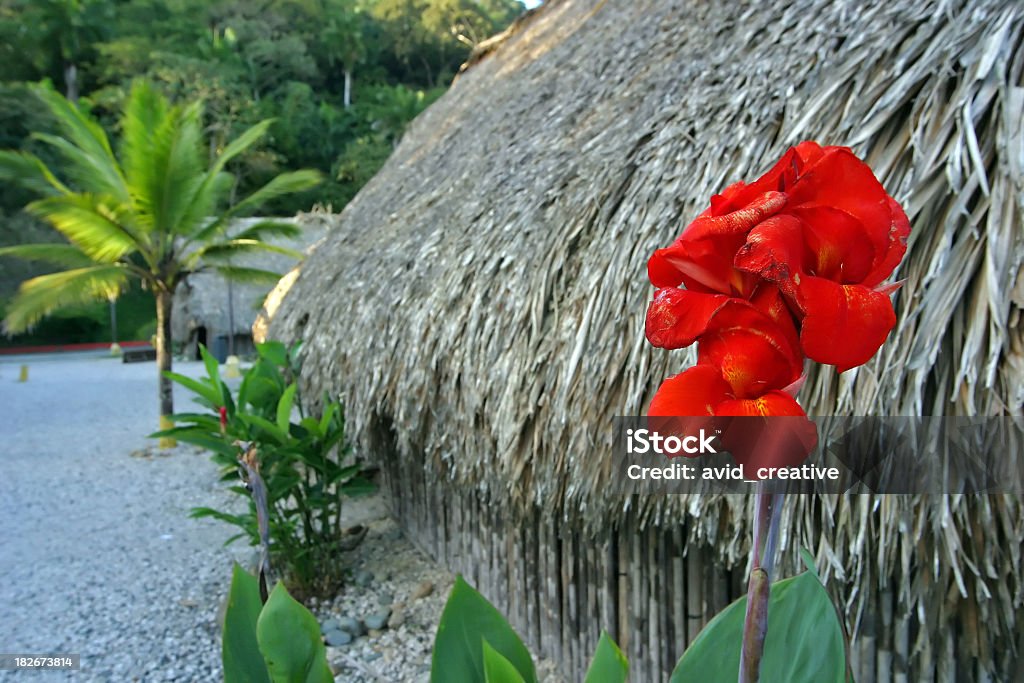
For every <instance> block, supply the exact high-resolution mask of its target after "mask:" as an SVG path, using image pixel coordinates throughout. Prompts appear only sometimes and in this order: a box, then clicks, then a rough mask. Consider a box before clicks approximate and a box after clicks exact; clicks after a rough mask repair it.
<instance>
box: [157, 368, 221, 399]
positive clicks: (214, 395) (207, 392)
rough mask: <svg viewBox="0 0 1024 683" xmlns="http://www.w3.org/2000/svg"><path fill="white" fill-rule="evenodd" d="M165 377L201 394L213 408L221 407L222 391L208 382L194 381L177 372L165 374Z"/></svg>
mask: <svg viewBox="0 0 1024 683" xmlns="http://www.w3.org/2000/svg"><path fill="white" fill-rule="evenodd" d="M164 377H167V378H168V379H172V380H174V381H175V382H177V383H178V384H180V385H181V386H183V387H185V388H186V389H189V390H190V391H192V392H193V393H195V394H199V395H200V396H202V397H203V398H205V399H206V400H207V401H208V402H209V403H210V404H211V405H212V406H219V405H220V401H221V398H222V397H221V393H220V390H219V389H217V388H215V387H212V386H210V385H209V384H207V383H206V382H203V381H201V380H198V379H192V378H191V377H187V376H186V375H181V374H178V373H177V372H169V371H168V372H164Z"/></svg>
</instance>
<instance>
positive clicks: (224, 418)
mask: <svg viewBox="0 0 1024 683" xmlns="http://www.w3.org/2000/svg"><path fill="white" fill-rule="evenodd" d="M217 412H218V413H220V433H221V434H223V433H224V432H226V431H227V428H228V409H227V408H226V407H225V406H221V407H220V408H219V409H218V411H217Z"/></svg>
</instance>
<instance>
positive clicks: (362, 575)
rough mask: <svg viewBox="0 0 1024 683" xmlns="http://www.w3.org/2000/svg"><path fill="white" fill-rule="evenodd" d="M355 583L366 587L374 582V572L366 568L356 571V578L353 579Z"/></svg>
mask: <svg viewBox="0 0 1024 683" xmlns="http://www.w3.org/2000/svg"><path fill="white" fill-rule="evenodd" d="M353 580H354V581H355V584H356V585H357V586H359V587H361V588H366V587H367V586H369V585H370V584H371V583H373V572H371V571H367V570H365V569H360V570H359V571H357V572H356V575H355V578H354V579H353Z"/></svg>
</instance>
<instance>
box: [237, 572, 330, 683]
mask: <svg viewBox="0 0 1024 683" xmlns="http://www.w3.org/2000/svg"><path fill="white" fill-rule="evenodd" d="M256 638H257V640H258V641H259V645H260V651H261V652H262V653H263V659H264V661H266V663H267V669H268V670H269V671H270V677H271V679H272V680H273V681H274V683H333V682H334V676H333V675H332V674H331V669H330V667H328V666H327V650H326V648H325V647H324V643H323V641H322V640H321V639H320V625H319V624H318V623H317V621H316V617H314V616H313V615H312V614H311V613H310V612H309V610H307V609H306V608H305V607H303V606H302V605H301V604H299V603H298V602H296V601H295V599H294V598H292V596H290V595H288V591H286V590H285V588H284V584H282V583H281V582H280V581H278V583H277V585H276V586H274V590H273V591H271V593H270V598H269V599H268V600H267V604H266V605H264V606H263V612H262V613H260V618H259V621H258V622H257V624H256Z"/></svg>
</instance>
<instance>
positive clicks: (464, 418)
mask: <svg viewBox="0 0 1024 683" xmlns="http://www.w3.org/2000/svg"><path fill="white" fill-rule="evenodd" d="M1022 45H1024V7H1022V6H1021V5H1020V4H1019V3H1016V2H1010V1H1009V0H980V1H977V2H964V1H925V2H905V1H899V0H898V1H896V2H868V3H854V4H850V3H844V2H826V1H824V0H818V1H815V0H791V1H789V2H782V3H724V4H723V3H719V4H715V3H703V2H696V1H689V2H672V3H668V2H656V1H654V0H640V1H637V2H632V1H630V2H626V1H625V0H622V1H617V0H609V1H601V2H599V1H597V0H564V1H563V2H549V3H546V5H545V6H544V8H543V10H542V11H540V12H536V13H534V14H533V15H531V17H530V19H529V21H527V22H524V23H523V25H522V26H520V27H519V29H518V31H517V32H515V33H514V34H513V35H510V36H507V37H506V38H505V40H504V42H503V44H502V45H501V46H500V47H498V48H496V49H495V50H493V52H492V53H490V54H489V55H488V56H486V57H485V58H483V59H481V61H480V62H479V63H477V64H475V65H474V66H473V67H472V68H470V69H468V70H467V71H466V72H465V73H464V74H462V75H461V76H460V77H459V79H458V80H457V82H456V83H455V84H454V86H453V87H452V89H451V91H450V92H449V93H448V94H447V95H445V96H444V97H443V98H442V99H441V100H439V101H438V102H437V103H436V104H435V105H434V106H432V107H431V108H430V109H428V110H427V111H426V112H424V114H423V115H421V116H420V117H419V118H418V119H417V120H416V121H415V122H414V124H413V125H412V126H411V128H410V129H409V131H408V133H407V134H406V137H405V139H404V140H403V142H402V144H401V145H400V146H399V147H398V149H397V150H396V152H395V154H394V155H393V156H392V158H391V159H390V161H389V162H388V164H387V165H386V166H385V167H384V169H383V170H382V172H381V173H380V174H379V175H378V176H377V177H375V178H374V180H373V181H371V182H370V183H369V184H368V185H367V186H366V187H365V188H364V190H363V191H362V192H361V193H360V194H359V195H358V196H357V197H356V199H355V200H354V201H353V202H352V203H351V204H350V205H349V206H348V207H347V208H346V210H345V211H344V212H343V213H342V214H341V215H340V216H338V217H336V218H335V219H334V220H333V223H332V229H331V231H330V233H329V236H328V238H327V239H326V240H325V242H324V243H323V244H322V245H321V246H320V247H319V248H318V249H316V250H315V251H314V253H313V254H312V255H311V256H310V258H309V259H308V260H307V262H306V263H305V264H304V266H303V268H302V270H301V272H300V273H298V275H297V276H294V277H291V278H288V280H287V286H286V287H281V288H279V290H278V291H277V292H275V293H274V294H273V295H272V297H271V300H270V301H269V302H268V308H271V307H273V308H275V310H276V316H275V317H274V319H273V321H272V322H271V325H270V328H269V334H270V335H271V336H273V337H276V338H282V339H286V340H289V339H295V338H302V339H305V340H306V344H305V346H304V348H305V353H306V358H305V364H304V375H305V381H306V382H308V383H309V384H310V385H311V390H310V391H307V392H306V393H307V395H310V396H315V395H320V393H321V391H322V390H329V391H331V392H336V393H340V394H341V395H343V396H344V397H345V400H346V401H347V402H348V405H349V406H350V411H349V416H350V417H349V419H350V422H351V428H352V433H353V434H354V435H355V436H356V437H358V438H359V439H361V441H362V443H363V445H364V446H366V447H367V448H368V449H373V448H378V449H384V450H382V451H380V452H379V453H378V455H379V457H381V458H397V459H398V461H399V462H401V463H402V465H401V466H402V467H404V468H413V469H416V468H420V467H425V468H426V469H427V471H428V473H429V475H430V476H431V477H438V478H441V479H444V480H447V481H451V482H454V483H455V484H457V485H458V486H460V487H461V488H462V489H463V490H472V491H477V492H480V493H481V494H482V495H486V497H487V499H488V500H489V501H490V504H491V505H494V506H500V507H501V509H504V510H507V511H509V514H511V515H515V514H516V511H519V510H529V509H537V508H539V509H541V510H545V511H546V514H548V515H549V516H550V518H551V519H560V520H564V521H565V522H566V523H568V524H570V525H578V526H580V527H581V528H589V529H599V528H607V527H613V526H615V525H617V524H619V523H620V522H621V521H622V520H623V519H624V516H626V515H628V516H629V517H630V519H633V520H636V521H637V523H638V524H639V525H640V527H641V528H643V527H645V526H649V525H661V526H666V527H667V526H671V525H672V524H673V523H675V521H677V520H680V519H688V520H691V521H692V524H690V525H689V526H688V527H687V528H688V529H689V530H690V532H689V533H690V538H689V541H690V542H691V543H695V544H708V545H710V546H711V548H712V550H711V551H710V552H711V553H712V555H713V556H714V557H715V558H716V559H717V561H718V562H720V563H722V565H723V566H727V567H731V566H737V565H741V564H742V563H743V562H744V561H745V554H746V551H747V543H748V540H747V539H749V538H750V530H749V528H748V525H747V520H748V519H750V515H749V514H747V511H746V507H747V506H748V505H749V501H747V500H745V499H735V498H728V497H724V496H706V497H701V498H694V497H687V496H671V497H667V498H664V499H643V500H635V499H629V500H622V499H616V498H614V497H609V496H606V495H604V493H603V492H604V491H605V489H606V486H607V482H608V481H609V477H610V476H611V473H610V472H609V471H608V468H607V465H606V463H607V459H605V458H602V457H600V456H599V454H600V452H601V451H602V449H607V448H609V447H610V439H611V438H612V430H611V428H610V425H611V423H612V417H613V416H615V415H628V414H639V413H642V412H643V409H644V407H645V406H646V403H647V401H649V399H650V396H651V395H652V393H653V391H654V389H655V388H656V387H657V385H658V383H659V382H660V381H661V379H662V378H664V377H666V376H668V375H670V374H673V373H675V372H678V371H680V369H682V368H683V367H685V366H687V365H688V364H690V363H692V362H693V358H687V357H686V354H683V353H678V352H675V353H666V352H663V351H658V350H654V349H652V348H650V346H649V345H648V344H646V342H645V340H644V337H643V317H644V313H645V309H646V305H647V301H648V299H649V296H650V292H651V290H650V288H649V285H648V283H647V280H646V277H645V264H646V260H647V257H648V256H649V255H650V254H651V252H652V251H653V250H654V249H655V248H657V247H659V246H663V245H665V244H667V243H669V242H670V240H671V239H673V238H674V237H675V236H676V235H677V234H678V232H679V230H680V229H681V228H682V226H683V225H685V224H686V223H687V222H688V221H689V220H690V219H691V218H692V217H693V216H695V215H696V214H697V213H698V212H699V211H700V210H702V209H703V208H704V206H706V203H707V201H708V198H709V197H710V196H711V195H712V194H713V193H714V192H716V191H717V190H719V189H721V188H723V187H724V186H726V185H727V184H729V183H731V182H733V181H736V180H741V179H750V178H752V177H756V176H757V175H758V174H759V173H760V172H762V171H763V170H765V169H766V168H767V167H768V166H769V165H770V164H771V162H772V161H774V159H776V158H777V157H778V156H779V155H780V154H781V153H782V152H783V151H784V150H785V148H786V147H788V146H789V145H791V144H794V143H796V142H798V141H800V140H803V139H815V140H818V141H819V142H821V143H822V144H839V145H848V146H851V147H853V148H854V150H855V151H856V152H857V153H858V154H859V155H860V156H861V157H862V158H864V159H865V160H866V161H867V162H868V163H869V164H870V165H871V166H872V168H874V169H875V171H876V173H877V175H878V176H879V178H880V179H881V180H882V181H883V184H884V185H885V186H886V188H887V189H888V190H889V192H890V193H891V194H893V195H894V196H895V197H896V198H897V199H898V200H899V201H900V202H901V203H902V204H903V205H904V206H905V208H906V210H907V213H908V215H909V217H910V218H911V222H912V224H913V226H914V232H913V234H912V237H911V241H910V248H909V251H908V256H907V258H906V259H905V261H904V263H903V265H902V266H901V268H900V270H899V271H898V272H897V273H896V277H898V278H902V279H905V283H904V285H903V287H902V289H901V290H900V291H899V292H898V293H897V294H896V296H895V303H896V307H897V315H898V318H899V322H898V326H897V328H896V330H895V331H894V333H893V335H892V337H891V339H890V341H889V342H888V343H887V344H886V345H885V347H884V348H883V350H882V351H881V353H879V355H878V356H877V357H876V358H875V359H873V360H872V361H871V362H870V363H868V364H867V365H866V366H864V367H862V368H860V369H858V370H856V371H852V372H849V373H847V374H844V375H843V376H842V377H838V376H837V375H836V374H835V373H834V371H832V370H831V369H828V368H825V369H818V370H816V371H815V372H814V373H813V374H812V376H811V377H810V378H809V380H808V382H807V384H806V385H805V388H804V390H803V392H802V394H801V399H802V401H803V402H804V404H805V406H806V407H807V408H808V412H809V413H812V414H861V415H863V414H874V415H901V414H902V415H906V414H961V415H1000V414H1019V413H1020V412H1021V409H1022V406H1024V334H1022V326H1021V313H1022V309H1024V275H1022V263H1024V230H1022V217H1024V190H1022V188H1024V168H1022V166H1024V119H1022V117H1021V111H1024V46H1022ZM382 434H383V435H385V437H380V435H382ZM392 439H393V441H392ZM595 454H597V455H595ZM789 514H790V515H791V516H792V520H791V521H790V523H789V525H788V527H787V528H789V529H792V530H793V532H792V533H791V534H790V535H789V536H788V537H787V538H786V539H784V543H785V546H786V549H787V552H789V553H790V561H789V567H790V568H793V567H795V566H797V563H796V560H795V553H796V550H797V549H799V547H800V545H802V544H809V545H811V547H812V549H813V550H814V551H815V552H816V555H817V559H818V562H819V563H820V564H821V565H822V566H823V567H824V568H825V570H824V576H825V577H826V578H827V579H828V580H830V581H834V582H837V584H838V585H839V587H840V592H841V594H842V600H843V603H844V605H846V606H847V608H848V610H849V614H850V619H851V623H852V624H853V625H854V627H855V628H859V627H860V625H861V617H862V616H863V615H864V614H865V611H867V612H868V613H870V611H871V610H872V609H874V607H873V606H875V605H876V603H877V600H876V597H877V596H876V594H875V593H872V590H874V588H876V587H877V588H878V591H891V592H895V593H896V594H897V595H898V596H899V601H898V609H899V610H904V611H905V613H906V614H910V615H918V616H919V618H920V621H921V625H920V628H919V630H917V631H914V633H913V637H914V638H917V639H918V640H917V641H916V642H912V643H911V647H912V649H913V652H914V657H915V658H916V659H915V662H917V663H918V665H920V666H927V664H926V663H925V664H922V662H925V660H926V659H927V657H928V656H931V655H930V654H929V653H934V652H935V649H934V648H938V647H940V645H941V644H937V643H933V642H931V641H929V638H930V637H932V635H933V634H937V633H940V632H943V631H941V629H942V627H943V626H942V625H944V624H947V623H950V622H951V621H952V620H954V619H960V620H962V621H961V622H958V623H969V624H970V636H969V641H965V642H967V645H966V646H965V647H967V648H968V650H969V651H970V653H971V654H973V655H976V656H977V657H979V661H980V662H981V664H979V667H980V668H979V671H982V670H985V671H992V670H994V668H993V667H994V665H993V664H992V662H993V661H995V660H997V659H999V658H1001V657H1003V658H1005V657H1008V656H1010V655H1004V654H1002V653H1000V652H996V651H995V648H996V647H997V645H998V644H999V643H1007V642H1015V640H1016V635H1015V634H1016V633H1017V632H1018V631H1019V630H1020V628H1021V626H1020V620H1021V619H1022V618H1024V613H1022V611H1021V605H1022V603H1024V580H1022V576H1021V574H1020V572H1019V569H1018V567H1019V555H1020V547H1021V540H1022V538H1024V509H1022V507H1021V502H1020V500H1019V499H1018V498H1016V497H1010V496H1006V497H992V498H976V497H962V496H961V497H958V496H949V497H945V498H915V497H895V498H886V497H872V496H854V497H831V498H830V497H826V498H820V499H810V498H807V499H801V500H799V501H798V502H797V503H796V504H795V505H794V506H793V507H792V508H790V512H789ZM980 529H984V530H985V532H984V537H982V535H981V532H980ZM879 594H880V593H879ZM873 596H875V597H873ZM910 637H911V636H909V635H908V636H907V638H910ZM935 637H938V636H935ZM943 637H945V636H943ZM942 647H945V645H942ZM1000 661H1003V660H1000ZM932 673H933V674H934V670H932ZM947 673H948V672H947ZM950 680H951V679H950Z"/></svg>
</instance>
